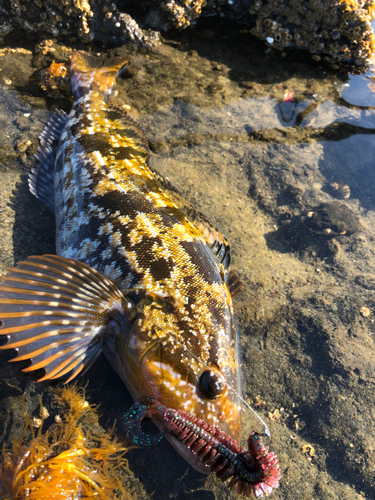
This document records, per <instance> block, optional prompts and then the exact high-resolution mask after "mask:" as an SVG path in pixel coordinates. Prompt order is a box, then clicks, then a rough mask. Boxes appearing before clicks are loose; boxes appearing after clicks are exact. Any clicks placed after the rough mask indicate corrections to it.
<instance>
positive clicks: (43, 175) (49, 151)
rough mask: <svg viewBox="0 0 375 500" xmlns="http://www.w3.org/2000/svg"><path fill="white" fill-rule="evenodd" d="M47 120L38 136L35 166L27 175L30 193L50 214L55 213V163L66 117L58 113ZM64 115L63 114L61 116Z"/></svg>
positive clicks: (60, 112)
mask: <svg viewBox="0 0 375 500" xmlns="http://www.w3.org/2000/svg"><path fill="white" fill-rule="evenodd" d="M58 113H59V114H55V115H53V116H52V118H51V119H50V120H49V122H48V123H47V125H46V126H45V128H44V130H43V132H42V133H41V134H40V136H39V140H40V147H39V148H38V154H36V155H35V158H36V165H35V167H33V168H32V169H31V171H30V174H29V189H30V192H31V193H32V194H33V195H34V196H36V197H37V198H39V200H40V201H42V202H43V203H44V204H45V205H46V206H47V207H48V208H49V209H50V210H51V212H52V213H54V212H55V187H54V184H55V183H54V179H55V162H56V154H57V149H58V147H59V141H60V137H61V134H62V131H63V129H64V127H65V124H66V122H67V120H68V117H67V116H66V114H65V113H64V112H63V111H59V112H58ZM62 113H64V114H62Z"/></svg>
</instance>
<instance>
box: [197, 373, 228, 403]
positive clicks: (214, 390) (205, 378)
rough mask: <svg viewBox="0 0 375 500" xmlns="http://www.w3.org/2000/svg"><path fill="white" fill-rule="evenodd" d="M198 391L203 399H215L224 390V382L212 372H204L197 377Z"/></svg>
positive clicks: (221, 377)
mask: <svg viewBox="0 0 375 500" xmlns="http://www.w3.org/2000/svg"><path fill="white" fill-rule="evenodd" d="M198 389H199V392H200V393H201V395H202V396H203V397H204V398H205V399H217V398H218V397H219V396H221V395H222V394H223V392H224V389H225V380H224V378H223V376H220V375H219V374H218V373H216V372H215V371H213V370H205V371H204V372H203V373H202V375H201V376H200V377H199V381H198Z"/></svg>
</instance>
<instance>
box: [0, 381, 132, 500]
mask: <svg viewBox="0 0 375 500" xmlns="http://www.w3.org/2000/svg"><path fill="white" fill-rule="evenodd" d="M58 397H59V400H60V403H62V404H65V405H66V406H67V407H68V411H67V413H66V415H65V416H64V417H60V416H59V415H56V416H55V422H56V423H55V424H53V425H52V426H51V427H50V428H49V429H48V430H47V431H46V432H44V433H43V422H44V419H45V418H46V417H48V415H49V414H48V411H47V410H46V408H44V407H43V405H42V402H40V419H38V418H31V417H30V416H29V415H27V414H26V412H25V408H24V403H23V402H22V405H23V415H24V418H25V429H24V432H23V434H22V436H21V437H20V438H19V439H16V440H14V441H13V446H12V448H11V449H9V450H7V449H5V447H3V449H2V451H1V452H0V458H1V463H0V499H2V500H5V499H6V500H51V499H52V498H53V499H55V500H69V499H72V500H73V499H77V498H98V499H103V500H104V499H113V500H114V499H115V498H122V499H129V500H130V498H131V495H130V493H129V492H127V491H125V490H124V489H123V487H122V484H121V480H120V478H119V477H118V470H117V469H118V467H119V466H125V468H126V470H127V471H128V469H127V461H126V459H125V458H124V457H123V455H124V453H125V452H126V448H125V447H124V444H123V443H121V442H119V441H117V439H116V437H115V436H114V432H113V431H110V432H107V433H105V434H104V433H102V435H100V433H98V434H95V435H94V434H93V433H92V432H91V431H90V430H88V429H87V428H86V426H85V425H84V424H83V423H82V419H83V417H85V418H86V420H87V419H88V420H90V419H91V420H93V421H97V418H98V417H97V414H96V410H95V408H94V407H93V406H91V405H90V404H89V403H88V402H87V401H86V400H85V394H84V390H82V389H78V388H77V387H76V386H71V387H65V388H64V389H62V390H60V391H59V394H58ZM35 428H38V431H37V432H36V431H35ZM27 436H29V438H27ZM122 468H124V467H122Z"/></svg>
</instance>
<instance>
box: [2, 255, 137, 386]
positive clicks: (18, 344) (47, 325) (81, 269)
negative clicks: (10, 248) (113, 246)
mask: <svg viewBox="0 0 375 500" xmlns="http://www.w3.org/2000/svg"><path fill="white" fill-rule="evenodd" d="M0 280H1V283H0V334H3V335H7V336H8V342H7V343H6V344H5V345H2V346H1V347H0V349H1V350H3V349H10V348H16V349H17V351H18V356H17V357H16V358H14V359H12V360H11V361H21V360H25V359H31V360H32V363H31V365H30V366H29V367H27V368H25V369H24V370H23V371H25V372H29V371H32V370H37V369H39V368H44V370H45V375H44V377H42V378H41V379H40V380H48V379H55V378H59V377H62V376H66V375H69V378H68V380H67V381H66V382H68V381H70V380H72V379H73V378H75V377H76V376H77V375H78V373H80V372H82V371H86V370H87V369H88V368H89V367H90V366H91V365H92V363H93V362H94V361H95V359H96V358H97V357H98V356H99V354H100V353H101V351H102V344H103V338H104V336H108V335H111V334H115V333H116V332H117V331H118V328H119V322H120V324H122V325H125V327H126V325H127V323H126V321H127V318H128V317H129V316H128V314H129V312H130V310H131V304H130V302H129V301H127V299H125V297H124V296H123V294H122V293H121V292H120V291H119V290H118V289H117V288H116V286H115V285H114V284H113V283H112V282H111V281H110V280H108V279H107V278H105V277H104V276H102V275H101V274H100V273H98V272H97V271H95V270H94V269H92V268H91V267H89V266H87V265H86V264H83V263H82V262H78V261H75V260H71V259H65V258H63V257H58V256H56V255H43V256H40V257H39V256H38V257H37V256H32V257H29V259H28V260H26V261H23V262H19V263H18V264H17V266H16V267H14V268H10V269H8V270H7V274H6V275H5V276H2V277H1V278H0ZM124 322H125V323H124Z"/></svg>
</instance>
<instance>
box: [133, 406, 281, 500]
mask: <svg viewBox="0 0 375 500" xmlns="http://www.w3.org/2000/svg"><path fill="white" fill-rule="evenodd" d="M146 417H152V418H154V419H156V420H158V421H162V422H163V423H164V425H165V427H164V429H163V430H162V431H161V432H160V433H159V434H156V435H148V434H145V433H144V432H143V430H142V429H141V422H142V420H143V419H144V418H146ZM124 423H125V428H126V431H127V434H128V438H129V439H131V440H132V441H133V442H134V444H137V445H141V446H149V445H152V444H156V443H157V442H158V441H160V440H161V439H162V438H163V437H164V436H165V434H166V433H171V434H173V435H174V436H176V437H177V438H178V439H179V440H180V441H181V442H182V443H184V444H185V445H186V447H187V448H189V449H191V451H192V452H193V453H194V454H196V455H197V456H198V458H199V459H200V460H201V461H202V463H203V464H205V465H206V466H207V467H208V468H209V470H210V471H211V472H213V473H214V474H215V475H216V477H217V478H218V479H219V480H220V481H227V480H228V479H230V482H229V483H228V488H230V489H232V488H234V487H235V486H237V492H238V494H239V495H243V496H245V497H248V498H249V497H251V493H252V492H253V493H254V495H255V497H256V498H260V497H262V496H263V495H266V496H268V495H270V494H271V492H272V490H273V489H274V488H277V487H278V486H279V480H280V468H279V461H278V458H277V456H276V455H275V454H274V453H273V452H269V451H268V447H267V446H264V444H263V442H262V437H261V435H260V434H257V433H256V432H252V433H251V434H250V436H249V438H248V440H247V444H248V450H247V451H245V450H244V448H243V447H242V446H239V445H238V443H237V442H236V441H235V440H233V439H232V438H231V437H230V436H228V435H227V434H225V433H224V432H223V431H221V430H219V429H218V428H217V427H214V426H212V425H210V424H208V423H207V422H205V421H204V420H202V419H200V418H197V417H195V416H194V415H192V414H190V413H187V412H185V411H182V410H174V409H170V408H167V407H165V406H164V405H162V404H160V403H159V402H158V401H157V400H156V399H153V398H142V399H140V400H138V401H136V402H135V403H134V404H133V405H132V406H131V408H130V410H129V412H128V413H127V414H126V415H125V422H124Z"/></svg>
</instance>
